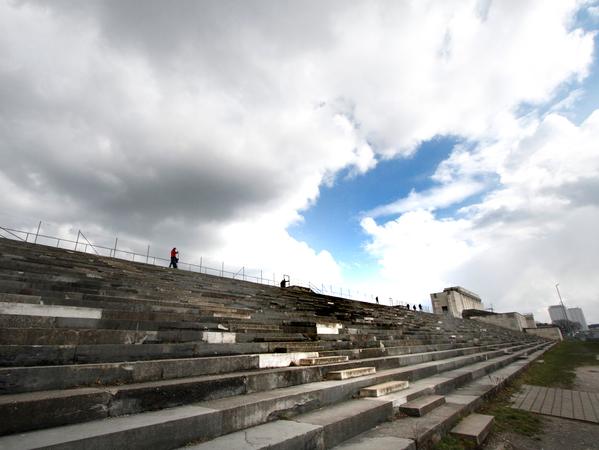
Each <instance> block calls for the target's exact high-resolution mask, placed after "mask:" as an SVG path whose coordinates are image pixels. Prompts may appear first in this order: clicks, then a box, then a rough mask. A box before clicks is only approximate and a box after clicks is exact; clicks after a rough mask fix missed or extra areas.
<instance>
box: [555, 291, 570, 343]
mask: <svg viewBox="0 0 599 450" xmlns="http://www.w3.org/2000/svg"><path fill="white" fill-rule="evenodd" d="M555 289H556V290H557V296H558V297H559V302H560V303H561V305H562V309H563V310H564V320H565V322H564V326H565V328H566V332H567V333H569V332H570V324H569V322H568V312H567V311H566V307H565V306H564V301H563V300H562V294H560V292H559V283H556V285H555Z"/></svg>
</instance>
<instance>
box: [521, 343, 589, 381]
mask: <svg viewBox="0 0 599 450" xmlns="http://www.w3.org/2000/svg"><path fill="white" fill-rule="evenodd" d="M597 355H599V342H581V341H563V342H561V343H559V344H558V345H556V346H555V347H553V348H552V349H551V350H549V351H548V352H547V353H545V354H544V355H543V357H542V359H543V361H544V362H543V363H532V364H531V367H530V368H529V369H528V370H527V371H526V372H525V373H524V375H523V376H522V377H519V378H520V380H521V381H522V383H524V384H533V385H535V386H547V387H559V388H563V389H571V388H572V386H573V385H574V380H575V379H576V372H575V370H576V368H577V367H580V366H592V365H598V364H599V361H598V360H597Z"/></svg>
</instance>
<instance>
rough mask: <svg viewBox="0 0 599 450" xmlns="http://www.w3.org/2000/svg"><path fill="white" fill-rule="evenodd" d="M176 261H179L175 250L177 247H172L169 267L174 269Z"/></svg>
mask: <svg viewBox="0 0 599 450" xmlns="http://www.w3.org/2000/svg"><path fill="white" fill-rule="evenodd" d="M178 262H179V252H178V251H177V247H173V249H172V250H171V263H170V264H169V265H168V267H169V269H170V268H171V267H172V268H173V269H176V268H177V263H178Z"/></svg>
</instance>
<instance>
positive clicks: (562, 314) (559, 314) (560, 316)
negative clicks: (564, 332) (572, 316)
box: [548, 305, 569, 323]
mask: <svg viewBox="0 0 599 450" xmlns="http://www.w3.org/2000/svg"><path fill="white" fill-rule="evenodd" d="M548 310H549V317H550V318H551V322H553V323H555V322H557V321H558V320H569V319H568V318H567V317H566V308H565V307H564V306H562V305H551V306H550V307H549V308H548Z"/></svg>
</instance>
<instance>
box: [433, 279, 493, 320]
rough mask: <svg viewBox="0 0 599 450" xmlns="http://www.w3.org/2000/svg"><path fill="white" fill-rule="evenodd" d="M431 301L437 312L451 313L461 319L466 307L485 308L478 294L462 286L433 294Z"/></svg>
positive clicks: (434, 310)
mask: <svg viewBox="0 0 599 450" xmlns="http://www.w3.org/2000/svg"><path fill="white" fill-rule="evenodd" d="M431 303H432V305H433V312H434V313H435V314H449V315H451V316H453V317H458V318H460V319H461V318H462V311H463V310H465V309H484V308H483V304H482V301H481V299H480V297H479V296H478V295H476V294H475V293H474V292H470V291H468V290H467V289H464V288H463V287H460V286H455V287H450V288H445V289H443V292H435V293H433V294H431Z"/></svg>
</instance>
